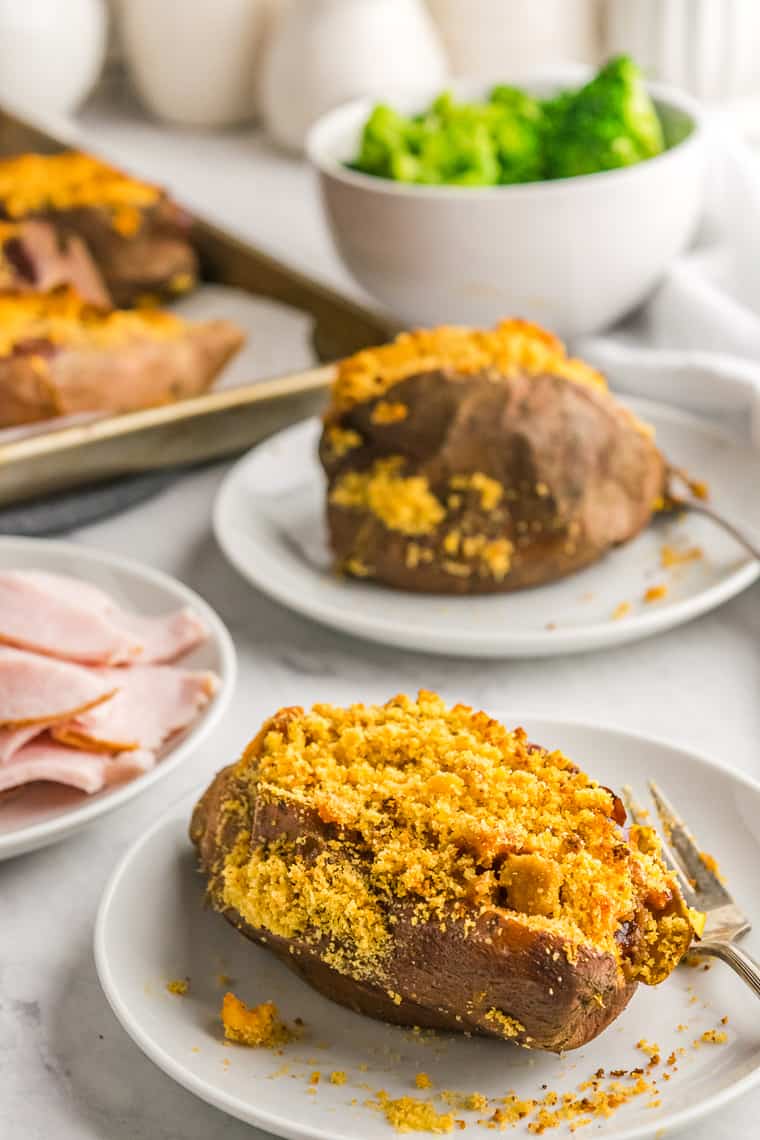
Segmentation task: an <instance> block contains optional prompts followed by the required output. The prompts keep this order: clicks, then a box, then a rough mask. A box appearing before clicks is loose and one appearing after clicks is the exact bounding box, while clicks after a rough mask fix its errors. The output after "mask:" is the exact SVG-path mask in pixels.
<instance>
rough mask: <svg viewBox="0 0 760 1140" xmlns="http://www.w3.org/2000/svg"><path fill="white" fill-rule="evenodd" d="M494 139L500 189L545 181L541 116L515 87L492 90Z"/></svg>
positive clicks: (533, 102)
mask: <svg viewBox="0 0 760 1140" xmlns="http://www.w3.org/2000/svg"><path fill="white" fill-rule="evenodd" d="M490 105H491V107H492V108H493V111H494V137H495V139H496V145H497V148H498V155H499V163H500V165H501V176H500V178H499V181H500V182H501V183H502V185H508V184H509V183H512V182H538V181H540V180H541V179H542V178H544V177H545V161H544V153H543V147H544V135H545V126H544V112H543V108H542V107H541V104H540V103H539V102H538V100H537V99H534V98H533V97H532V96H531V95H528V94H527V93H526V92H525V91H520V90H518V88H517V87H505V86H500V87H494V89H493V91H492V92H491V103H490Z"/></svg>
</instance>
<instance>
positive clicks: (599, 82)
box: [543, 56, 665, 178]
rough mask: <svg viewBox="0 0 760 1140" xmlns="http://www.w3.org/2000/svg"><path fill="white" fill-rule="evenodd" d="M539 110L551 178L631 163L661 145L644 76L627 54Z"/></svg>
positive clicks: (659, 150)
mask: <svg viewBox="0 0 760 1140" xmlns="http://www.w3.org/2000/svg"><path fill="white" fill-rule="evenodd" d="M543 109H544V115H545V124H546V151H545V153H546V163H547V175H548V177H549V178H571V177H572V176H573V175H577V174H594V173H596V172H597V171H599V170H615V169H616V168H617V167H620V166H632V165H633V164H634V163H636V162H642V161H643V160H644V159H646V158H653V157H654V156H655V155H657V154H661V153H662V151H663V150H664V149H665V139H664V137H663V132H662V124H661V123H660V120H659V118H658V116H657V111H656V109H655V107H654V104H653V103H652V100H651V99H650V97H649V93H648V92H647V89H646V86H645V84H644V79H643V76H642V74H641V72H640V71H639V69H638V67H637V66H636V64H635V63H634V62H633V60H632V59H629V58H628V57H627V56H619V57H617V58H616V59H612V60H610V62H609V63H608V64H606V66H605V67H603V68H602V70H601V71H600V72H599V74H598V75H597V76H596V77H595V78H594V79H592V80H591V82H590V83H587V84H586V86H585V87H582V88H581V89H580V90H579V91H577V92H565V93H563V94H562V95H560V96H558V98H556V99H553V100H549V101H547V102H546V103H544V108H543Z"/></svg>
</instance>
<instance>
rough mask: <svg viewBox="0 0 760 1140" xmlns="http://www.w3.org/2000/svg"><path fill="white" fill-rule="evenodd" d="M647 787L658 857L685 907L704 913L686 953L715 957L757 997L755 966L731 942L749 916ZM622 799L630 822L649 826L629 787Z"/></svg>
mask: <svg viewBox="0 0 760 1140" xmlns="http://www.w3.org/2000/svg"><path fill="white" fill-rule="evenodd" d="M649 790H650V792H651V793H652V799H653V800H654V804H655V807H656V808H657V814H658V816H659V817H660V824H661V833H660V839H661V840H662V851H663V856H664V857H665V859H666V861H667V862H668V863H669V865H670V866H671V868H672V869H673V871H675V873H676V875H677V876H678V881H679V885H680V887H681V891H682V893H683V897H684V900H685V902H686V905H687V906H689V907H692V908H693V909H694V910H697V911H701V912H702V913H703V914H705V916H706V921H705V927H704V930H703V931H702V935H701V938H700V939H699V940H698V941H697V942H696V943H695V944H694V945H693V947H692V953H695V954H705V955H707V956H708V957H713V958H720V960H721V961H722V962H726V963H727V964H728V965H729V966H730V967H731V969H732V970H735V971H736V973H737V974H738V975H739V977H740V978H742V979H743V980H744V981H745V982H746V983H747V985H748V986H750V987H751V988H752V989H753V990H754V991H755V993H756V994H757V996H758V997H760V964H758V963H757V962H756V961H755V960H754V958H752V957H750V955H749V954H748V953H747V952H746V950H742V949H741V947H740V946H737V945H736V940H737V939H738V938H741V936H742V935H743V934H746V933H747V932H748V931H749V930H750V920H749V919H748V918H747V916H746V914H745V913H744V912H743V911H742V909H741V907H739V906H738V905H737V904H736V902H734V900H733V898H732V897H731V895H730V894H729V892H728V891H727V890H726V888H725V887H724V885H723V883H721V881H720V879H719V878H718V876H717V875H716V874H715V872H714V871H712V870H711V869H710V868H709V867H708V865H707V863H706V862H705V859H704V857H703V855H702V853H701V851H700V848H699V845H698V844H697V842H696V840H695V839H694V836H693V835H692V834H691V832H690V831H689V829H688V827H687V826H686V824H685V823H684V821H683V819H681V817H680V816H679V815H678V813H677V812H676V810H675V808H674V807H673V805H672V804H671V803H670V802H669V800H668V799H667V797H666V796H665V794H664V793H663V792H662V790H661V789H660V788H659V787H658V786H657V784H655V782H654V781H653V780H650V781H649ZM624 797H625V801H626V807H627V808H628V812H629V814H630V816H631V819H632V820H633V822H634V823H637V824H639V825H640V826H642V827H647V826H651V824H648V823H647V819H646V817H645V815H644V813H643V812H642V810H641V809H640V808H639V806H638V805H637V804H636V803H635V802H634V800H633V795H632V793H631V790H630V788H628V789H626V790H625V791H624Z"/></svg>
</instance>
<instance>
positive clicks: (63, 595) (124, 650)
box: [0, 570, 208, 666]
mask: <svg viewBox="0 0 760 1140" xmlns="http://www.w3.org/2000/svg"><path fill="white" fill-rule="evenodd" d="M207 636H208V631H207V629H206V627H205V626H204V624H203V622H202V621H201V620H200V618H198V617H196V615H195V614H194V613H193V612H192V611H191V610H186V609H185V610H179V611H177V612H175V613H171V614H166V615H162V616H160V617H143V616H141V615H139V614H132V613H128V612H126V611H124V610H122V609H120V608H119V607H118V606H117V604H116V603H115V602H114V600H113V599H112V598H111V597H110V596H109V595H108V594H107V593H105V592H104V591H103V590H100V589H99V588H98V587H97V586H93V585H91V584H90V583H89V582H82V581H80V580H79V579H77V578H69V577H66V576H64V575H58V574H49V573H47V572H46V571H42V570H9V571H4V572H1V573H0V642H5V643H7V644H10V645H15V646H19V647H21V648H23V649H30V650H33V651H34V652H36V653H44V654H46V655H48V656H51V657H59V658H63V659H65V660H69V661H76V662H78V663H80V664H85V665H101V666H111V665H125V664H131V663H133V662H136V661H139V662H140V663H141V664H155V663H162V662H167V661H174V660H176V659H177V658H178V657H180V656H182V655H183V654H185V653H188V652H190V650H191V649H194V648H195V647H196V646H197V645H199V644H200V643H201V642H202V641H204V640H205V638H206V637H207Z"/></svg>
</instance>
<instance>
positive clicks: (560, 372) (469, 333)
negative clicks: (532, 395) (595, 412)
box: [328, 319, 607, 418]
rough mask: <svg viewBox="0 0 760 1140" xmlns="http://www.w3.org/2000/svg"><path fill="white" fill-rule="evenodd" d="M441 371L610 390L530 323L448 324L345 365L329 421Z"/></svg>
mask: <svg viewBox="0 0 760 1140" xmlns="http://www.w3.org/2000/svg"><path fill="white" fill-rule="evenodd" d="M438 371H446V372H452V373H455V374H457V375H460V376H472V375H474V374H477V373H482V372H485V373H488V372H494V373H496V374H497V375H499V376H512V375H514V374H515V373H517V372H526V373H528V374H529V375H536V376H537V375H541V374H546V373H551V374H552V375H554V376H563V377H565V378H566V379H568V380H574V381H576V382H577V383H579V384H588V385H590V386H592V387H595V388H601V389H603V390H605V389H606V387H607V383H606V381H605V379H604V377H603V376H602V375H601V373H600V372H597V371H596V369H594V368H592V367H591V366H590V365H588V364H585V363H584V362H583V361H582V360H575V359H572V358H571V357H568V355H567V352H566V351H565V346H564V345H563V344H562V341H560V340H558V339H557V337H555V336H553V335H552V334H551V333H549V332H546V330H545V329H542V328H540V327H539V326H538V325H534V324H531V323H530V322H528V321H522V320H516V319H513V320H506V321H502V322H501V324H499V325H497V327H496V328H495V329H491V330H479V329H469V328H460V327H456V326H443V327H441V328H435V329H420V330H418V331H416V332H408V333H402V334H401V336H399V337H397V339H396V340H395V341H393V342H392V343H391V344H386V345H382V346H380V347H378V348H368V349H365V350H364V351H363V352H359V353H357V354H356V355H355V356H351V357H349V358H348V359H347V360H344V361H342V363H341V364H340V365H339V366H338V375H337V378H336V380H335V383H334V385H333V390H332V407H331V408H330V411H329V412H328V418H329V417H330V416H331V415H334V414H336V413H340V412H343V411H346V409H348V408H350V407H353V405H354V404H361V403H363V402H364V401H365V400H373V399H376V398H377V397H378V396H382V395H383V394H384V393H385V392H387V391H388V390H389V389H390V388H392V387H393V386H394V385H395V384H398V383H400V381H402V380H406V379H408V377H410V376H416V375H419V374H420V373H423V372H438Z"/></svg>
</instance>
